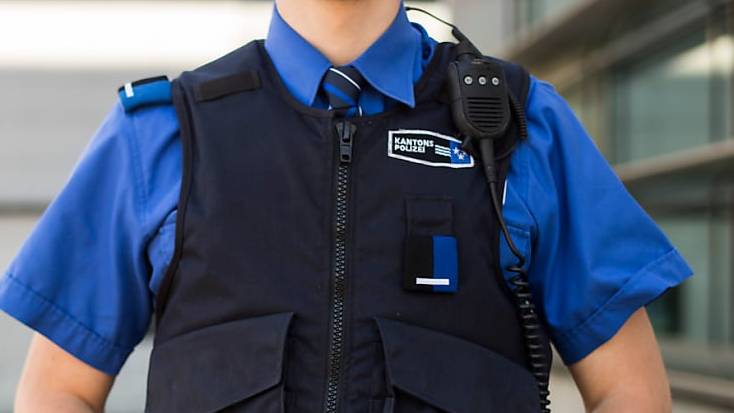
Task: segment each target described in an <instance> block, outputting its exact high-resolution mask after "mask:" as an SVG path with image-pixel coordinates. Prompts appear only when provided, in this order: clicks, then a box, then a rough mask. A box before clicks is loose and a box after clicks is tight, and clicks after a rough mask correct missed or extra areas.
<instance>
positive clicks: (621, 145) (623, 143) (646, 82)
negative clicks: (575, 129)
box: [610, 29, 734, 163]
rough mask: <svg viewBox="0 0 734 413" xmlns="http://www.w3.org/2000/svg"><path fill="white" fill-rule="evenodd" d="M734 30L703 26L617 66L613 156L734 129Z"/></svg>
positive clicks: (642, 153) (688, 143) (632, 157)
mask: <svg viewBox="0 0 734 413" xmlns="http://www.w3.org/2000/svg"><path fill="white" fill-rule="evenodd" d="M732 58H734V52H733V43H732V37H731V36H720V37H717V38H716V39H713V40H708V39H707V37H706V34H705V31H704V30H703V29H702V30H700V31H697V32H695V33H693V34H690V35H688V36H686V37H683V38H678V39H675V40H674V41H671V42H670V46H668V47H665V48H662V49H659V50H657V51H654V52H652V53H649V54H648V56H647V57H645V58H644V59H641V60H637V61H635V62H632V63H628V64H626V65H622V66H620V67H618V68H617V69H616V70H615V71H614V77H613V79H614V80H613V82H614V85H613V89H614V96H613V102H614V110H613V114H612V116H611V119H612V122H611V125H610V126H611V128H612V133H613V136H614V142H615V145H614V148H613V160H614V161H615V162H617V163H620V162H629V161H636V160H640V159H644V158H650V157H654V156H656V155H662V154H666V153H670V152H675V151H678V150H682V149H689V148H693V147H696V146H701V145H706V144H708V143H711V142H714V141H717V140H722V139H725V138H727V137H729V135H730V133H731V125H730V119H729V118H730V116H729V114H730V113H731V90H730V83H731V82H730V77H731V60H732Z"/></svg>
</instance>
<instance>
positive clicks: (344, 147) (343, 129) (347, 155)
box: [336, 120, 357, 163]
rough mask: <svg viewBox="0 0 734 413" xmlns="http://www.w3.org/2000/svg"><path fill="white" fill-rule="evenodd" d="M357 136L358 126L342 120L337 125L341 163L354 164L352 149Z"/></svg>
mask: <svg viewBox="0 0 734 413" xmlns="http://www.w3.org/2000/svg"><path fill="white" fill-rule="evenodd" d="M356 134H357V125H355V124H353V123H351V122H348V121H346V120H340V121H338V122H337V123H336V136H337V138H339V160H340V161H341V163H351V162H352V148H353V145H354V136H355V135H356Z"/></svg>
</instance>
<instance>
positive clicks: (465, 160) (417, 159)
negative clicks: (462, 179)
mask: <svg viewBox="0 0 734 413" xmlns="http://www.w3.org/2000/svg"><path fill="white" fill-rule="evenodd" d="M387 156H389V157H391V158H395V159H401V160H403V161H408V162H413V163H418V164H421V165H427V166H433V167H443V168H472V167H474V158H472V156H471V155H469V154H468V153H466V152H465V151H464V150H463V149H462V148H461V141H460V140H458V139H456V138H454V137H451V136H446V135H441V134H440V133H437V132H432V131H426V130H394V131H390V132H389V135H388V139H387Z"/></svg>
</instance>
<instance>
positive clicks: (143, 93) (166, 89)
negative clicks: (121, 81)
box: [118, 76, 173, 113]
mask: <svg viewBox="0 0 734 413" xmlns="http://www.w3.org/2000/svg"><path fill="white" fill-rule="evenodd" d="M118 95H119V96H120V102H122V106H123V107H124V108H125V112H127V113H130V112H132V111H134V110H136V109H139V108H142V107H144V106H153V105H164V104H169V103H171V102H172V101H173V98H172V97H171V82H170V81H169V80H168V77H167V76H158V77H151V78H148V79H141V80H138V81H135V82H132V83H126V84H125V85H123V86H120V89H118Z"/></svg>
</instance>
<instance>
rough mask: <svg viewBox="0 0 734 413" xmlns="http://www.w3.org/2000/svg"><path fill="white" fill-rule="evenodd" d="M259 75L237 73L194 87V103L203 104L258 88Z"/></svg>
mask: <svg viewBox="0 0 734 413" xmlns="http://www.w3.org/2000/svg"><path fill="white" fill-rule="evenodd" d="M260 85H261V84H260V75H259V73H258V72H257V71H254V70H253V71H249V72H242V73H237V74H234V75H231V76H226V77H222V78H219V79H214V80H209V81H207V82H204V83H201V84H200V85H198V86H197V87H196V91H195V94H196V101H197V102H205V101H208V100H214V99H219V98H221V97H224V96H227V95H232V94H235V93H240V92H246V91H249V90H256V89H259V88H260Z"/></svg>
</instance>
